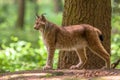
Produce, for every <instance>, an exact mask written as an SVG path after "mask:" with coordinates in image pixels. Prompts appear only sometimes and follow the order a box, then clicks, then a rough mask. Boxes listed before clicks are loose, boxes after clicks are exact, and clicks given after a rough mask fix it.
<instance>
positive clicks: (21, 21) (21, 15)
mask: <svg viewBox="0 0 120 80" xmlns="http://www.w3.org/2000/svg"><path fill="white" fill-rule="evenodd" d="M18 5H19V9H18V20H17V27H18V28H21V29H23V26H24V11H25V0H18Z"/></svg>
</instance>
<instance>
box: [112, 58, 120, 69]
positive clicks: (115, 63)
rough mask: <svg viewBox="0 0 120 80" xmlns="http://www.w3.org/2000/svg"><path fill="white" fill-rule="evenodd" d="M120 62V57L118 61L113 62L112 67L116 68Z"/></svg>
mask: <svg viewBox="0 0 120 80" xmlns="http://www.w3.org/2000/svg"><path fill="white" fill-rule="evenodd" d="M119 63H120V59H118V60H117V61H116V62H114V63H113V64H112V69H115V68H116V67H117V65H118V64H119Z"/></svg>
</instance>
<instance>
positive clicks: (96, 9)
mask: <svg viewBox="0 0 120 80" xmlns="http://www.w3.org/2000/svg"><path fill="white" fill-rule="evenodd" d="M82 23H84V24H90V25H93V26H94V27H97V28H99V29H100V30H101V31H102V33H103V36H104V41H103V42H102V43H103V46H104V47H105V49H106V50H107V51H108V52H109V53H110V38H111V0H65V5H64V13H63V22H62V25H63V26H66V25H74V24H82ZM87 56H88V61H87V63H86V64H85V66H84V68H86V69H97V68H101V67H103V66H104V65H105V63H104V61H103V60H102V59H101V58H99V57H98V56H96V55H95V54H93V53H92V52H90V51H89V50H88V49H87ZM78 60H79V59H78V57H77V54H76V53H75V52H74V51H71V52H67V51H60V54H59V61H58V68H60V69H63V68H69V67H70V66H71V65H73V64H77V63H78Z"/></svg>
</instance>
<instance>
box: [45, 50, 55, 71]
mask: <svg viewBox="0 0 120 80" xmlns="http://www.w3.org/2000/svg"><path fill="white" fill-rule="evenodd" d="M47 50H48V55H47V62H46V65H45V66H44V68H43V70H48V69H52V66H53V57H54V51H55V48H48V49H47Z"/></svg>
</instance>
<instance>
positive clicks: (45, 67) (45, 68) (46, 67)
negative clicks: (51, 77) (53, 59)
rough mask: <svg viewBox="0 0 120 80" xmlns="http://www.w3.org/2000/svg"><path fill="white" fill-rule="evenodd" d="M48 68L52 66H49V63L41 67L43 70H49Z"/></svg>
mask: <svg viewBox="0 0 120 80" xmlns="http://www.w3.org/2000/svg"><path fill="white" fill-rule="evenodd" d="M50 69H52V67H51V66H49V65H46V66H44V67H43V70H50Z"/></svg>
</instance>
